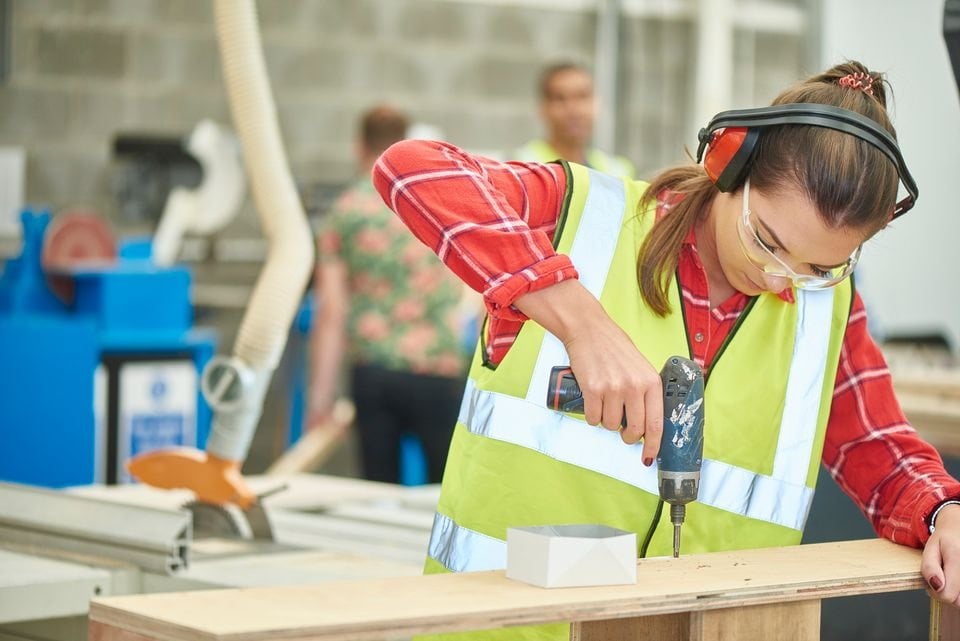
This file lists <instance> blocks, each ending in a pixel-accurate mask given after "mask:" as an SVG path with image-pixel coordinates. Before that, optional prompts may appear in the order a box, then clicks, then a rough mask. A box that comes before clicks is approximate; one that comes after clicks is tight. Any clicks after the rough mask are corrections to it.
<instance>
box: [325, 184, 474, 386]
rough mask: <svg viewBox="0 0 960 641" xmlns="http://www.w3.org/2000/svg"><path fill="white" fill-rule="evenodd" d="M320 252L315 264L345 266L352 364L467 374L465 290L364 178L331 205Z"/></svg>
mask: <svg viewBox="0 0 960 641" xmlns="http://www.w3.org/2000/svg"><path fill="white" fill-rule="evenodd" d="M319 246H320V251H319V260H321V261H334V260H342V261H343V262H344V263H345V265H346V267H347V272H348V279H349V284H348V288H349V292H350V304H349V312H348V316H347V339H348V341H349V344H348V348H347V349H348V354H349V355H350V357H351V359H352V361H353V362H354V363H361V364H373V365H379V366H381V367H386V368H388V369H393V370H403V371H410V372H414V373H417V374H428V375H439V376H461V375H463V374H464V373H465V372H466V367H467V354H466V353H465V351H464V349H463V339H462V333H463V330H464V327H465V326H466V323H467V318H466V316H465V314H464V313H462V311H461V306H460V301H461V297H462V294H463V292H464V290H463V285H462V284H461V282H460V280H459V279H458V278H457V277H456V276H455V275H454V274H453V273H452V272H450V271H449V270H448V269H447V268H446V267H445V266H444V264H443V263H442V262H441V261H440V259H438V258H437V256H436V255H435V254H434V253H433V252H432V251H430V249H429V248H427V247H425V246H424V245H422V244H421V243H420V242H419V241H418V240H417V239H416V238H415V237H414V236H413V234H411V233H410V231H409V230H408V229H407V228H406V227H405V226H404V224H403V222H402V221H401V220H400V218H398V217H397V216H396V215H395V214H394V213H393V212H392V211H390V210H389V209H387V207H386V206H385V205H384V204H383V200H381V198H380V196H379V194H377V192H376V190H374V188H373V185H372V183H371V182H370V179H369V178H367V177H365V178H363V179H361V180H358V181H357V182H355V183H354V184H353V185H351V186H350V187H349V188H347V189H346V190H345V191H344V192H343V194H341V196H340V197H339V198H338V199H337V201H336V203H335V204H334V206H333V208H332V210H331V211H330V212H329V214H328V215H327V216H325V217H324V220H323V222H322V225H321V230H320V241H319Z"/></svg>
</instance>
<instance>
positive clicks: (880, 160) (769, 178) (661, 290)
mask: <svg viewBox="0 0 960 641" xmlns="http://www.w3.org/2000/svg"><path fill="white" fill-rule="evenodd" d="M861 74H862V75H861ZM885 85H886V86H887V87H889V85H888V83H887V81H886V79H885V77H884V76H883V74H880V73H875V72H871V71H869V70H868V69H867V68H866V67H865V66H863V65H862V64H861V63H859V62H855V61H848V62H845V63H843V64H839V65H836V66H834V67H832V68H831V69H829V70H827V71H826V72H824V73H821V74H817V75H815V76H812V77H810V78H807V79H806V80H804V81H802V82H800V83H798V84H796V85H794V86H792V87H790V88H789V89H787V90H786V91H784V92H782V93H781V94H780V95H779V96H777V98H776V99H775V100H774V101H773V104H774V105H782V104H787V103H819V104H824V105H832V106H835V107H842V108H844V109H849V110H850V111H855V112H857V113H859V114H861V115H863V116H866V117H867V118H870V119H871V120H873V121H875V122H876V123H878V124H879V125H880V126H881V127H883V128H884V129H886V130H887V131H889V132H890V135H892V136H894V138H895V137H896V132H895V131H894V129H893V125H892V124H891V123H890V119H889V117H888V116H887V106H886V105H887V98H886V90H885ZM750 186H751V187H755V188H756V189H757V190H758V191H763V192H765V193H776V192H777V191H778V190H780V189H782V188H784V187H785V186H795V187H797V188H799V189H800V191H801V192H802V193H804V194H805V195H806V196H807V198H808V199H809V200H810V202H811V203H813V204H814V205H815V207H816V210H817V213H818V215H819V216H820V218H821V220H823V222H824V223H825V224H826V225H827V226H828V227H829V228H831V229H841V228H845V229H858V230H863V231H865V232H867V233H868V235H872V234H874V233H876V232H877V231H879V230H880V229H882V228H883V227H884V225H886V223H887V221H888V220H889V218H890V214H891V212H892V211H893V206H894V202H895V200H896V197H897V186H898V176H897V169H896V167H895V166H894V164H893V163H892V162H890V159H889V158H888V157H887V156H886V155H885V154H884V153H883V152H882V151H880V150H879V149H877V148H876V147H874V146H873V145H872V144H870V143H868V142H866V141H865V140H861V139H860V138H858V137H856V136H854V135H851V134H847V133H843V132H840V131H834V130H833V129H827V128H824V127H817V126H811V125H780V126H775V127H765V128H764V129H763V130H762V132H761V134H760V140H759V142H758V144H757V150H756V153H755V154H754V157H753V160H752V162H751V165H750ZM664 190H667V191H669V192H673V193H675V194H676V196H677V197H676V198H671V201H672V202H673V203H674V204H673V205H672V207H671V211H670V213H669V214H668V215H665V216H663V217H662V218H661V219H660V220H659V221H657V222H656V223H655V224H654V226H653V230H652V231H651V232H650V235H649V236H648V237H647V239H646V240H645V241H644V244H643V247H642V248H641V250H640V257H639V258H638V260H637V280H638V282H639V285H640V293H641V295H642V296H643V298H644V300H645V301H646V302H647V304H648V305H649V306H650V308H651V309H652V310H653V311H654V312H655V313H657V314H658V315H660V316H665V315H667V314H668V313H669V312H670V303H669V300H668V298H667V288H668V286H669V284H670V280H671V278H672V277H673V274H674V272H675V271H676V269H677V261H678V257H679V254H680V246H681V245H682V243H683V240H684V238H685V237H686V235H687V233H688V232H689V230H690V228H691V227H692V226H693V225H694V224H695V223H696V222H697V221H698V220H699V219H700V218H701V217H703V216H705V215H706V213H707V210H708V208H709V205H710V203H711V202H712V201H713V199H714V197H715V196H716V195H717V193H718V189H717V187H716V186H715V185H714V184H713V181H711V180H710V178H709V177H707V174H706V172H705V171H704V169H703V167H701V166H699V165H684V166H680V167H673V168H671V169H667V170H666V171H664V172H662V173H660V174H659V175H657V176H656V177H655V178H654V179H653V181H652V182H651V183H650V186H649V187H647V190H646V192H645V193H644V195H643V198H642V199H641V203H640V211H641V212H642V211H644V210H646V209H647V208H648V207H649V206H650V205H651V204H652V203H653V202H655V201H656V199H657V196H658V195H660V194H661V192H663V191H664Z"/></svg>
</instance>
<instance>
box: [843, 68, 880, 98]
mask: <svg viewBox="0 0 960 641" xmlns="http://www.w3.org/2000/svg"><path fill="white" fill-rule="evenodd" d="M840 86H841V87H846V88H847V89H859V90H860V91H862V92H863V93H865V94H867V95H868V96H872V95H873V76H871V75H870V74H868V73H863V72H862V71H857V72H856V73H848V74H847V75H845V76H844V77H843V78H840Z"/></svg>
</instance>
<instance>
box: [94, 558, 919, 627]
mask: <svg viewBox="0 0 960 641" xmlns="http://www.w3.org/2000/svg"><path fill="white" fill-rule="evenodd" d="M638 577H639V581H638V583H637V584H636V585H628V586H614V587H593V588H570V589H562V590H549V589H543V588H536V587H533V586H530V585H526V584H523V583H519V582H515V581H510V580H509V579H507V578H506V577H505V576H504V574H503V572H500V571H498V572H477V573H471V574H461V575H435V576H428V577H414V578H394V579H381V580H373V581H350V582H340V583H327V584H322V585H316V586H302V587H280V588H255V589H247V590H215V591H209V592H193V593H189V594H176V593H174V594H153V595H140V596H133V597H120V598H114V599H97V600H94V602H93V603H92V605H91V610H90V616H91V620H92V621H96V622H100V623H106V624H109V625H110V626H114V627H116V628H119V629H122V630H127V631H130V632H135V633H138V634H143V635H145V636H147V637H150V638H154V639H162V640H164V641H212V640H214V639H217V640H219V641H261V640H263V641H265V640H266V639H287V640H291V639H296V640H300V641H306V640H307V639H312V640H314V641H317V640H341V641H350V640H359V639H395V638H400V637H405V636H410V635H413V634H419V633H429V632H440V631H455V630H476V629H487V628H499V627H508V626H514V625H527V624H537V623H544V622H551V621H593V620H604V619H615V618H625V617H639V616H649V615H657V614H670V613H678V612H688V611H703V610H713V609H720V608H734V607H741V606H753V605H763V604H771V603H783V602H792V601H803V600H816V599H820V598H828V597H833V596H849V595H854V594H868V593H875V592H891V591H900V590H912V589H920V588H922V586H923V581H922V578H921V576H920V553H919V552H918V551H916V550H911V549H908V548H905V547H902V546H898V545H895V544H893V543H890V542H888V541H883V540H867V541H846V542H838V543H823V544H817V545H804V546H796V547H791V548H770V549H765V550H747V551H740V552H723V553H715V554H704V555H691V556H686V557H681V558H680V559H671V558H656V559H645V560H641V561H639V563H638ZM93 641H96V639H94V640H93Z"/></svg>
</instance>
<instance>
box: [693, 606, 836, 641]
mask: <svg viewBox="0 0 960 641" xmlns="http://www.w3.org/2000/svg"><path fill="white" fill-rule="evenodd" d="M691 619H692V620H691V626H690V627H691V631H690V641H713V640H714V639H730V640H731V641H732V640H734V639H736V641H768V640H769V639H784V638H790V639H791V640H792V641H817V639H819V638H820V601H819V600H818V599H816V600H810V601H795V602H792V603H770V604H766V605H754V606H749V607H742V608H733V609H724V610H706V611H703V612H694V613H693V614H692V615H691ZM788 631H789V632H788Z"/></svg>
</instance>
